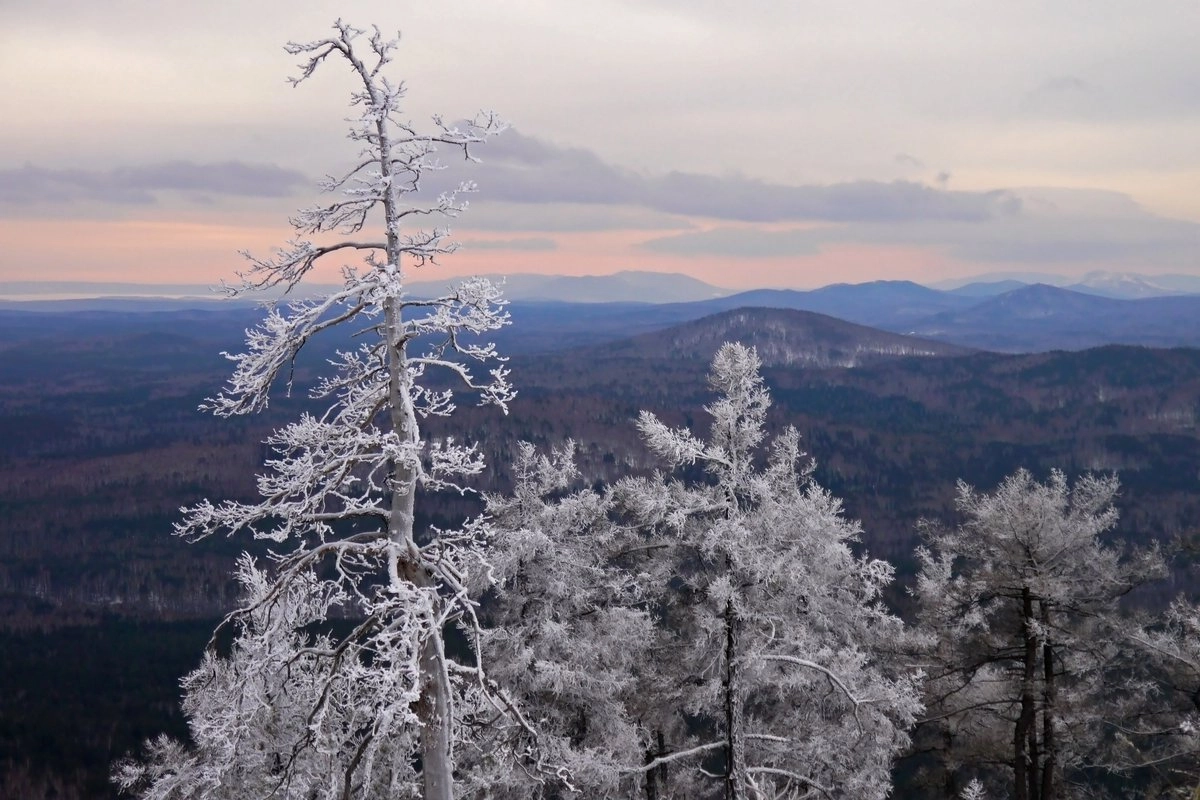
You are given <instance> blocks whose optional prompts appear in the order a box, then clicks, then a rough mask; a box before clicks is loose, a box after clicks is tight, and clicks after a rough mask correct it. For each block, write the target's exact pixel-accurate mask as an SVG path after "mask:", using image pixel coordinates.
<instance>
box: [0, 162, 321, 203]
mask: <svg viewBox="0 0 1200 800" xmlns="http://www.w3.org/2000/svg"><path fill="white" fill-rule="evenodd" d="M309 183H310V181H309V179H308V178H307V177H306V176H305V175H303V174H302V173H300V172H297V171H295V170H289V169H283V168H282V167H277V166H273V165H270V164H243V163H241V162H238V161H226V162H221V163H215V164H195V163H191V162H187V161H169V162H163V163H158V164H147V165H143V166H136V167H119V168H117V169H112V170H85V169H46V168H45V167H37V166H33V165H31V164H26V165H25V166H23V167H20V168H17V169H8V170H0V203H4V204H21V205H25V204H39V203H56V204H61V203H70V202H80V201H83V202H86V201H93V202H104V203H119V204H135V205H148V204H151V203H154V202H156V200H157V195H156V193H158V192H184V193H188V194H192V195H196V196H198V197H199V198H200V199H201V200H203V199H204V195H213V194H216V195H227V196H235V197H284V196H287V195H290V194H291V193H292V192H293V191H295V190H296V189H297V188H301V187H304V186H306V185H308V184H309Z"/></svg>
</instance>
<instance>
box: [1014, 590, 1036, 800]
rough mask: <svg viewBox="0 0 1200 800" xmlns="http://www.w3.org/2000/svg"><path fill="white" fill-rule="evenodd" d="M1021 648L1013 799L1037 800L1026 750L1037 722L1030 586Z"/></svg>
mask: <svg viewBox="0 0 1200 800" xmlns="http://www.w3.org/2000/svg"><path fill="white" fill-rule="evenodd" d="M1021 638H1022V641H1023V642H1024V644H1025V647H1024V650H1023V652H1022V668H1023V669H1022V675H1021V713H1020V715H1019V716H1018V717H1017V724H1016V727H1015V728H1014V729H1013V800H1037V799H1036V797H1034V796H1033V795H1032V794H1031V792H1030V785H1031V784H1030V777H1029V773H1030V769H1029V767H1030V766H1031V765H1030V762H1029V757H1030V754H1029V752H1028V750H1027V748H1028V746H1029V741H1030V740H1029V733H1030V731H1031V730H1032V729H1033V727H1034V723H1035V722H1036V717H1035V716H1034V714H1035V708H1034V702H1035V697H1034V679H1035V674H1036V673H1035V667H1036V662H1037V639H1036V638H1035V637H1034V635H1033V594H1032V593H1031V592H1030V591H1029V588H1028V587H1025V588H1022V589H1021Z"/></svg>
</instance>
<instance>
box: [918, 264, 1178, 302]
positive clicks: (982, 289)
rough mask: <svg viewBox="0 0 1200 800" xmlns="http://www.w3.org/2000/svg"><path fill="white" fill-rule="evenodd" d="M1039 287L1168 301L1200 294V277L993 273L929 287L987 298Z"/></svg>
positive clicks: (1096, 271)
mask: <svg viewBox="0 0 1200 800" xmlns="http://www.w3.org/2000/svg"><path fill="white" fill-rule="evenodd" d="M1035 283H1044V284H1046V285H1048V286H1059V287H1062V288H1066V289H1071V290H1072V291H1076V292H1083V293H1085V294H1096V295H1100V296H1101V297H1112V298H1117V299H1120V300H1136V299H1138V298H1141V297H1167V296H1170V295H1174V294H1200V276H1198V275H1178V274H1175V275H1143V274H1141V273H1136V272H1110V271H1106V270H1095V271H1092V272H1089V273H1087V274H1086V275H1084V276H1083V278H1078V279H1077V278H1069V277H1066V276H1063V275H1048V274H1042V273H1032V272H992V273H988V274H986V275H977V276H975V277H973V278H966V279H963V278H957V279H953V280H946V281H937V282H935V283H931V284H929V285H930V286H931V287H932V288H934V289H940V290H941V291H945V292H952V293H954V294H961V295H971V296H975V297H987V296H990V295H994V294H1000V293H1001V292H1003V291H1010V290H1012V289H1018V288H1020V287H1021V286H1028V285H1031V284H1035Z"/></svg>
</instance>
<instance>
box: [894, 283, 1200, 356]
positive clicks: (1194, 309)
mask: <svg viewBox="0 0 1200 800" xmlns="http://www.w3.org/2000/svg"><path fill="white" fill-rule="evenodd" d="M906 332H907V333H912V334H913V335H916V336H926V337H929V338H934V339H940V340H943V341H950V342H954V343H956V344H962V345H967V346H970V347H978V348H981V349H985V350H999V351H1006V352H1034V351H1046V350H1081V349H1084V348H1088V347H1097V346H1100V345H1104V344H1132V345H1146V346H1150V347H1180V346H1183V347H1198V346H1200V296H1194V295H1181V296H1174V297H1148V298H1143V299H1140V300H1118V299H1114V298H1109V297H1101V296H1098V295H1094V294H1085V293H1082V292H1076V291H1072V290H1070V289H1063V288H1060V287H1056V286H1047V285H1045V284H1034V285H1032V286H1025V287H1022V288H1020V289H1016V290H1013V291H1011V292H1006V293H1004V294H1002V295H998V296H996V297H992V298H989V299H987V300H984V301H983V302H981V303H978V304H976V305H973V306H971V307H970V308H967V309H963V310H960V311H953V312H945V313H941V314H936V315H934V316H932V317H930V318H929V319H927V320H924V321H922V322H921V323H919V324H917V325H914V326H913V327H912V328H911V329H909V330H907V331H906Z"/></svg>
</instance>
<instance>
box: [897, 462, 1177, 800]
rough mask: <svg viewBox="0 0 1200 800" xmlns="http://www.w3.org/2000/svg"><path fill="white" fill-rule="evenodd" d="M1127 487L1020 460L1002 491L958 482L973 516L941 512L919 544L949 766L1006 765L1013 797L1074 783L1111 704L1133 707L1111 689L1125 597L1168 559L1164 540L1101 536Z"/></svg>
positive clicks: (923, 610) (933, 689)
mask: <svg viewBox="0 0 1200 800" xmlns="http://www.w3.org/2000/svg"><path fill="white" fill-rule="evenodd" d="M1117 488H1118V482H1117V479H1116V478H1115V477H1097V476H1086V477H1083V478H1081V479H1079V480H1078V481H1076V482H1075V485H1074V486H1071V485H1070V484H1069V483H1068V481H1067V479H1066V477H1065V476H1064V475H1063V474H1062V473H1061V472H1058V471H1055V472H1053V473H1052V474H1051V476H1050V479H1049V481H1048V482H1046V483H1039V482H1038V481H1036V480H1034V478H1033V476H1032V475H1030V473H1029V472H1027V471H1025V470H1020V471H1018V472H1016V473H1015V474H1013V475H1012V476H1010V477H1009V478H1007V479H1006V480H1005V481H1004V482H1003V483H1001V485H1000V486H999V487H998V488H997V489H996V490H995V492H993V493H991V494H981V493H979V492H977V491H975V490H974V489H973V488H971V487H970V486H967V485H966V484H963V483H960V484H959V487H958V499H957V506H958V510H959V512H960V513H961V514H962V516H963V517H964V518H965V521H964V522H963V523H962V524H961V525H959V526H958V527H957V528H954V529H944V528H940V527H935V526H929V527H928V529H927V544H926V546H924V547H922V548H921V549H920V550H919V551H918V558H919V560H920V564H921V568H920V574H919V576H918V581H917V588H916V595H917V599H918V601H919V604H920V618H921V623H922V624H923V626H924V629H925V632H926V633H927V634H928V635H929V636H931V637H933V642H932V645H931V650H930V658H931V660H932V662H933V666H931V668H930V675H929V680H928V682H927V684H926V688H927V692H926V702H927V704H928V705H929V715H930V719H931V720H932V721H934V723H935V724H936V725H938V726H940V731H941V737H942V739H943V741H944V742H945V743H946V748H947V750H948V751H949V752H948V754H947V759H948V761H949V766H950V767H951V768H953V767H954V766H955V765H957V764H959V763H962V762H963V761H968V762H974V763H977V764H978V763H999V764H1004V765H1006V766H1007V770H1008V782H1009V786H1010V793H1011V797H1012V798H1013V800H1056V798H1062V797H1068V796H1073V795H1072V791H1071V790H1070V789H1069V787H1067V786H1066V785H1065V783H1064V775H1065V774H1066V773H1067V771H1068V770H1072V769H1078V768H1081V767H1084V766H1086V765H1087V764H1088V763H1089V760H1090V757H1089V753H1092V752H1093V751H1094V749H1095V747H1096V746H1097V743H1098V740H1099V738H1100V737H1103V736H1104V735H1105V731H1106V723H1105V718H1106V715H1107V714H1108V713H1112V715H1113V716H1114V717H1115V716H1119V715H1120V714H1121V713H1122V712H1121V710H1120V709H1119V708H1117V706H1116V704H1114V702H1113V700H1112V699H1111V696H1112V695H1111V693H1112V692H1113V690H1114V689H1115V688H1116V685H1115V684H1113V683H1111V679H1113V678H1114V675H1113V669H1112V668H1113V667H1114V665H1116V664H1117V661H1116V659H1117V658H1118V656H1119V655H1120V648H1121V643H1122V641H1124V637H1123V636H1122V635H1121V634H1120V632H1119V631H1120V621H1119V616H1118V601H1119V599H1120V598H1121V597H1122V596H1124V595H1125V594H1127V593H1128V592H1129V591H1130V590H1131V589H1132V588H1134V587H1136V586H1138V585H1139V584H1141V583H1143V582H1145V581H1146V580H1149V579H1151V578H1152V577H1155V576H1157V575H1160V574H1161V572H1162V570H1163V564H1162V560H1161V558H1160V557H1159V556H1158V553H1157V551H1156V550H1148V551H1146V552H1143V553H1139V554H1133V555H1131V556H1129V557H1123V553H1122V550H1121V549H1120V548H1119V547H1116V546H1109V545H1106V544H1104V543H1103V542H1102V541H1101V537H1102V536H1103V534H1105V533H1106V532H1107V531H1109V530H1110V529H1111V528H1112V527H1113V525H1115V523H1116V519H1117V512H1116V509H1115V508H1114V507H1113V498H1114V497H1115V495H1116V492H1117ZM1121 686H1122V690H1123V691H1124V692H1126V693H1127V694H1128V693H1129V692H1140V691H1141V688H1142V687H1141V685H1139V684H1137V683H1136V682H1132V681H1124V682H1122V684H1121ZM1106 693H1107V696H1106Z"/></svg>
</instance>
